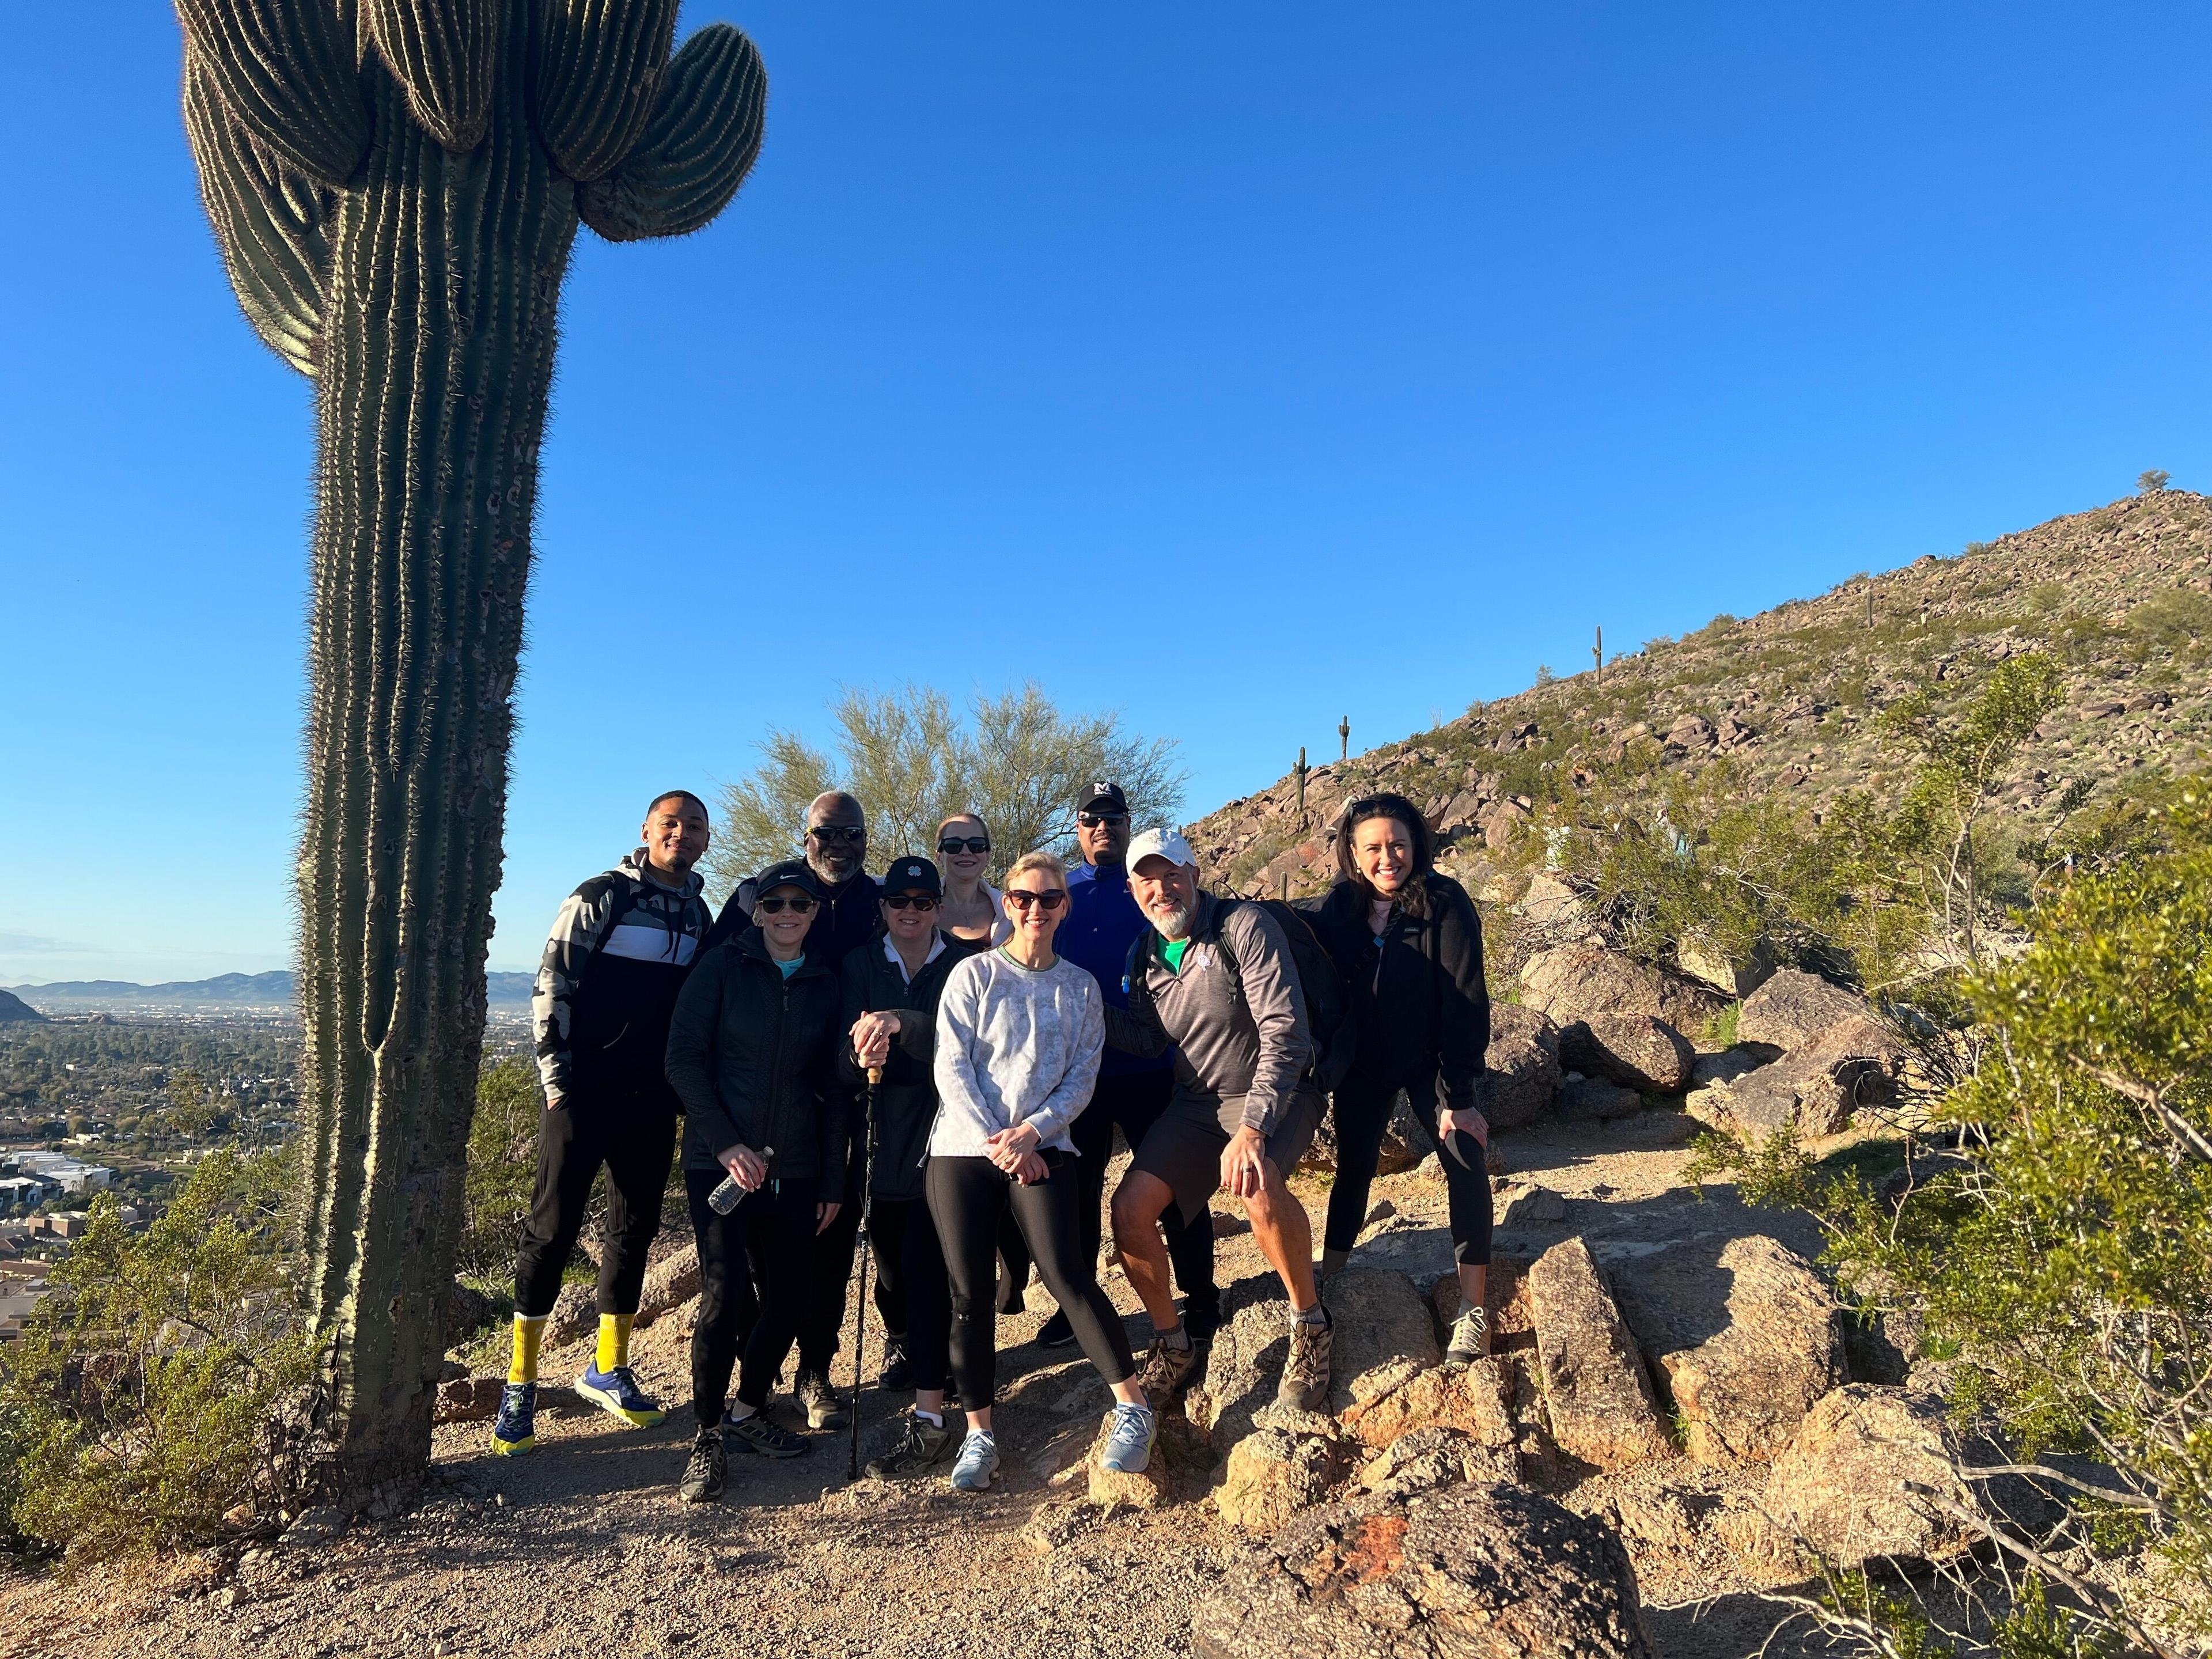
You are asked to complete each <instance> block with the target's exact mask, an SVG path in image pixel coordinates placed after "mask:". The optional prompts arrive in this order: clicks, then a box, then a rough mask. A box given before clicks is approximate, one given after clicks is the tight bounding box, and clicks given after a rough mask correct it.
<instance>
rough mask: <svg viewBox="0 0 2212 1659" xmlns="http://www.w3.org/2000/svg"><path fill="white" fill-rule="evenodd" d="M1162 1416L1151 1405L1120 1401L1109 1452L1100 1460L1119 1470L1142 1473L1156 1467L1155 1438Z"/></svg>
mask: <svg viewBox="0 0 2212 1659" xmlns="http://www.w3.org/2000/svg"><path fill="white" fill-rule="evenodd" d="M1158 1435H1159V1419H1158V1418H1157V1417H1155V1416H1154V1415H1153V1414H1152V1407H1150V1406H1127V1405H1117V1406H1115V1407H1114V1426H1113V1427H1112V1428H1111V1429H1109V1430H1108V1431H1107V1433H1106V1454H1105V1455H1104V1456H1103V1457H1101V1458H1100V1459H1099V1460H1098V1461H1099V1462H1101V1463H1103V1464H1104V1465H1105V1467H1106V1468H1108V1469H1109V1470H1111V1471H1112V1472H1113V1473H1114V1474H1143V1473H1144V1472H1145V1471H1146V1469H1148V1468H1151V1467H1152V1442H1153V1441H1154V1440H1155V1439H1157V1438H1158Z"/></svg>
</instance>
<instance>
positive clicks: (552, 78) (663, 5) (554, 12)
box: [531, 0, 677, 182]
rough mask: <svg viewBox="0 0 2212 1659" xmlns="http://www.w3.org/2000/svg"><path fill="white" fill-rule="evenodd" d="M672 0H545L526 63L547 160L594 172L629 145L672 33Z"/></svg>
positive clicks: (580, 173) (655, 89) (581, 174)
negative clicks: (531, 53) (532, 56)
mask: <svg viewBox="0 0 2212 1659" xmlns="http://www.w3.org/2000/svg"><path fill="white" fill-rule="evenodd" d="M676 5H677V0H546V3H545V9H544V18H543V21H541V22H540V24H539V25H538V40H537V49H536V54H535V61H534V62H533V64H532V75H531V80H532V87H531V91H532V106H533V108H534V109H535V111H536V113H537V118H538V139H539V141H540V142H541V143H544V146H545V153H546V154H547V155H550V156H551V157H552V158H553V165H554V166H555V167H558V168H560V169H561V171H562V173H566V174H568V177H569V178H571V179H576V180H578V181H579V182H589V181H590V180H592V179H600V178H604V177H605V175H606V174H607V173H611V172H612V171H613V170H614V168H615V167H616V166H617V164H618V163H620V161H622V159H623V157H624V156H625V155H629V153H630V151H631V150H632V149H635V148H636V146H637V142H638V140H639V139H641V138H642V137H644V136H645V131H646V128H647V125H649V124H650V123H651V122H652V120H653V107H654V100H656V99H657V98H658V97H659V93H660V86H661V78H662V75H663V73H664V72H665V70H666V69H667V67H668V49H669V47H670V46H671V44H672V43H673V42H674V40H675V39H676Z"/></svg>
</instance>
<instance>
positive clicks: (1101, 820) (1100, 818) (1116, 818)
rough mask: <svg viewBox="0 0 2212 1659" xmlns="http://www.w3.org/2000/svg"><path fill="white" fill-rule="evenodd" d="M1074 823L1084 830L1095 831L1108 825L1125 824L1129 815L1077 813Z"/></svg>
mask: <svg viewBox="0 0 2212 1659" xmlns="http://www.w3.org/2000/svg"><path fill="white" fill-rule="evenodd" d="M1075 821H1076V822H1077V823H1079V824H1081V825H1082V826H1083V827H1084V828H1085V829H1099V828H1101V827H1102V826H1103V825H1106V824H1109V823H1115V824H1119V823H1127V822H1128V821H1129V815H1128V814H1127V812H1078V813H1077V814H1076V815H1075Z"/></svg>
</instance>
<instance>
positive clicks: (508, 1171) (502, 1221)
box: [453, 1060, 545, 1278]
mask: <svg viewBox="0 0 2212 1659" xmlns="http://www.w3.org/2000/svg"><path fill="white" fill-rule="evenodd" d="M544 1110H545V1094H544V1091H543V1090H542V1089H540V1088H539V1087H538V1068H537V1067H536V1066H533V1065H532V1064H531V1063H530V1062H529V1061H528V1060H497V1061H495V1062H493V1063H492V1064H490V1065H488V1066H485V1067H484V1068H483V1072H482V1073H480V1074H479V1075H478V1076H477V1115H476V1116H475V1118H474V1119H473V1120H472V1121H471V1122H470V1125H469V1175H468V1185H467V1187H466V1188H465V1195H464V1197H463V1200H462V1210H461V1243H460V1249H459V1253H458V1254H457V1255H455V1257H454V1259H453V1271H454V1272H455V1273H459V1274H461V1275H463V1276H464V1277H469V1278H478V1277H487V1276H494V1275H497V1274H501V1273H506V1272H507V1270H508V1269H510V1268H512V1267H513V1266H514V1247H515V1241H516V1240H517V1239H518V1238H519V1237H520V1236H521V1232H522V1224H523V1221H524V1219H525V1218H526V1217H527V1216H528V1215H529V1213H530V1193H531V1187H532V1182H534V1181H535V1180H536V1178H537V1173H538V1150H537V1149H538V1118H539V1117H540V1115H543V1113H544Z"/></svg>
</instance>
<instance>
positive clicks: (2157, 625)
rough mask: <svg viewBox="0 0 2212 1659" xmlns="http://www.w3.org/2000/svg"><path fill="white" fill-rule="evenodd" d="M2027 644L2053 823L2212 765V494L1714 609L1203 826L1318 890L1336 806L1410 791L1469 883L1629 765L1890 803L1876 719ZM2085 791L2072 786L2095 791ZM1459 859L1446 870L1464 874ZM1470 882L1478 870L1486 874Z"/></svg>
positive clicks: (2036, 809)
mask: <svg viewBox="0 0 2212 1659" xmlns="http://www.w3.org/2000/svg"><path fill="white" fill-rule="evenodd" d="M2027 651H2039V652H2045V653H2049V654H2051V656H2052V657H2053V658H2054V659H2056V660H2057V662H2058V663H2059V664H2060V665H2062V666H2063V670H2064V673H2065V679H2066V686H2067V691H2068V701H2067V703H2066V705H2065V707H2064V708H2062V709H2061V710H2060V711H2059V712H2058V713H2057V714H2053V715H2052V716H2051V718H2050V719H2049V720H2046V721H2045V724H2044V726H2043V727H2042V729H2041V730H2040V731H2039V732H2038V734H2037V737H2036V739H2035V741H2034V743H2033V744H2032V745H2030V748H2029V750H2027V752H2025V753H2024V754H2023V755H2022V756H2021V760H2020V763H2019V765H2018V767H2017V769H2016V772H2015V775H2016V777H2017V780H2018V782H2017V787H2016V789H2015V791H2014V792H2013V793H2012V795H2011V798H2010V799H2009V802H2008V811H2009V812H2010V813H2012V814H2013V815H2015V817H2017V818H2018V819H2019V820H2020V823H2021V827H2022V828H2024V829H2025V828H2029V827H2035V826H2041V827H2045V828H2047V827H2048V823H2049V821H2050V819H2051V817H2053V816H2054V815H2055V814H2056V813H2057V811H2058V810H2059V803H2060V801H2061V799H2063V797H2064V796H2065V794H2066V792H2067V789H2068V786H2069V785H2070V784H2073V783H2075V781H2077V780H2078V781H2080V782H2081V783H2083V784H2085V785H2087V786H2088V787H2089V788H2090V789H2091V790H2092V791H2093V792H2095V793H2111V792H2112V791H2113V790H2115V789H2116V788H2119V787H2126V781H2129V780H2131V779H2136V778H2142V777H2148V776H2155V775H2162V774H2166V773H2170V772H2172V771H2174V770H2176V769H2186V768H2190V767H2195V766H2202V765H2203V764H2204V763H2205V759H2206V748H2207V744H2208V743H2212V500H2208V499H2207V498H2206V497H2204V496H2203V495H2192V494H2190V493H2188V492H2186V491H2183V490H2166V491H2161V492H2159V493H2157V494H2154V495H2137V496H2131V497H2130V498H2128V499H2126V500H2124V501H2115V502H2113V503H2112V505H2110V506H2109V507H2099V508H2097V509H2096V510H2095V511H2093V512H2089V513H2075V514H2072V515H2071V516H2069V517H2066V518H2061V519H2054V520H2051V521H2050V522H2049V523H2047V524H2043V525H2039V526H2036V527H2035V528H2033V529H2032V530H2024V531H2020V532H2015V534H2012V535H2008V536H2005V537H2002V538H1999V539H1998V540H1996V541H1994V542H1978V543H1975V544H1972V545H1970V546H1969V547H1967V549H1966V550H1965V551H1964V552H1963V553H1961V554H1960V556H1957V557H1956V558H1951V559H1939V558H1936V557H1935V556H1929V557H1926V558H1922V559H1918V560H1916V561H1915V562H1913V563H1911V564H1910V565H1907V566H1905V568H1902V569H1899V570H1892V571H1888V572H1887V573H1884V574H1880V575H1872V576H1869V575H1861V576H1854V577H1852V578H1851V579H1850V580H1848V581H1846V582H1844V583H1843V584H1842V585H1841V586H1838V587H1836V588H1834V589H1832V590H1831V591H1830V592H1826V593H1825V594H1822V595H1821V596H1820V597H1819V598H1818V599H1802V600H1792V601H1790V603H1788V604H1786V605H1782V606H1780V607H1778V608H1777V609H1775V610H1772V611H1765V612H1763V613H1761V614H1760V615H1758V616H1755V617H1742V618H1738V617H1730V616H1720V617H1715V618H1714V619H1713V620H1712V621H1711V623H1708V624H1707V625H1706V626H1705V627H1704V628H1702V629H1699V630H1698V631H1697V632H1696V633H1694V634H1691V635H1686V637H1684V638H1682V639H1680V640H1668V639H1660V640H1652V641H1648V642H1647V643H1645V644H1644V646H1643V647H1641V648H1639V649H1638V650H1635V651H1632V652H1626V653H1620V654H1618V655H1616V656H1614V657H1613V658H1612V659H1610V660H1608V661H1607V663H1606V664H1605V665H1604V666H1603V668H1602V669H1595V668H1594V669H1590V670H1585V671H1583V672H1582V673H1579V674H1577V675H1574V676H1572V677H1571V678H1556V679H1549V680H1540V682H1539V683H1538V684H1536V685H1534V686H1533V687H1531V688H1530V689H1529V690H1526V691H1524V692H1522V693H1521V694H1519V695H1518V696H1511V697H1504V698H1501V699H1499V700H1498V701H1497V702H1490V703H1478V704H1476V705H1474V707H1473V708H1469V709H1468V712H1467V713H1466V714H1462V716H1460V717H1459V718H1458V719H1457V720H1452V721H1449V722H1448V723H1447V724H1445V725H1444V726H1439V727H1438V728H1437V729H1436V730H1435V731H1432V732H1421V733H1419V734H1418V735H1416V736H1413V737H1410V738H1406V739H1405V740H1404V741H1403V742H1401V743H1396V744H1389V745H1387V746H1385V747H1383V748H1380V749H1375V750H1369V751H1367V752H1366V753H1364V754H1362V755H1358V756H1355V757H1352V758H1351V759H1350V760H1349V761H1348V762H1343V763H1336V764H1331V765H1323V766H1317V767H1316V768H1315V769H1313V771H1312V772H1311V774H1310V775H1309V776H1308V778H1307V781H1306V811H1305V813H1304V817H1303V818H1301V816H1300V813H1299V811H1298V805H1297V780H1296V779H1295V778H1294V777H1285V778H1284V779H1282V780H1281V781H1279V782H1277V783H1275V784H1274V785H1273V786H1272V787H1269V788H1267V789H1265V790H1262V791H1261V792H1260V793H1257V794H1255V795H1251V796H1249V797H1247V798H1246V799H1242V800H1235V801H1231V802H1230V803H1228V804H1227V805H1225V806H1223V807H1221V808H1220V809H1219V810H1218V811H1214V812H1213V813H1212V814H1210V815H1209V816H1207V817H1205V818H1204V819H1201V820H1200V822H1199V823H1195V824H1194V825H1192V826H1190V828H1189V834H1190V837H1191V841H1192V844H1193V845H1194V847H1196V848H1197V849H1198V851H1199V854H1200V858H1201V859H1202V860H1204V863H1205V867H1206V870H1207V872H1209V874H1210V875H1212V877H1214V878H1215V879H1216V880H1225V882H1226V884H1228V885H1230V886H1233V887H1236V888H1237V889H1238V890H1243V891H1252V890H1257V889H1261V888H1264V889H1266V890H1267V891H1269V892H1273V891H1276V890H1279V888H1280V886H1281V885H1282V884H1285V882H1287V884H1289V887H1290V890H1291V892H1292V893H1293V894H1296V893H1299V892H1310V891H1315V890H1318V889H1319V888H1320V887H1322V885H1324V884H1326V882H1327V881H1328V879H1329V878H1330V875H1331V874H1332V872H1333V865H1332V862H1331V854H1330V849H1329V846H1328V826H1329V824H1330V823H1331V821H1332V819H1333V818H1334V815H1335V813H1336V811H1337V810H1338V808H1339V807H1340V805H1342V804H1343V802H1344V801H1345V800H1346V799H1350V798H1351V797H1352V796H1353V795H1356V794H1358V793H1365V792H1367V791H1370V790H1373V789H1378V788H1381V789H1395V790H1397V791H1399V792H1400V793H1403V794H1406V795H1407V796H1409V797H1410V798H1411V799H1413V800H1414V801H1416V802H1418V803H1419V804H1420V805H1421V806H1422V807H1423V809H1424V810H1425V811H1426V812H1427V814H1428V816H1429V818H1430V821H1431V823H1433V824H1434V825H1435V827H1436V828H1437V830H1438V831H1439V832H1440V833H1441V834H1442V835H1443V837H1444V838H1445V840H1446V842H1448V843H1449V846H1450V848H1452V850H1453V853H1454V854H1455V855H1456V856H1455V857H1454V858H1452V859H1451V860H1450V863H1453V864H1457V865H1458V866H1460V867H1461V868H1462V871H1463V872H1465V873H1468V874H1474V875H1475V876H1477V877H1478V878H1480V875H1481V874H1482V873H1483V872H1481V871H1480V868H1478V867H1476V866H1479V863H1480V854H1481V852H1482V851H1483V850H1484V849H1485V848H1487V847H1494V846H1498V845H1500V844H1502V843H1503V842H1504V841H1505V840H1506V839H1507V838H1508V837H1509V836H1510V833H1511V829H1512V826H1513V825H1514V823H1516V822H1518V821H1522V820H1525V819H1527V818H1528V817H1531V816H1532V815H1533V814H1534V812H1535V811H1537V810H1538V809H1539V808H1540V807H1541V805H1542V804H1543V803H1544V802H1546V801H1547V800H1558V799H1564V798H1565V796H1566V795H1568V794H1569V793H1571V792H1573V791H1575V790H1577V789H1582V788H1587V787H1591V786H1593V785H1594V784H1595V783H1596V782H1598V781H1600V780H1601V778H1602V777H1604V776H1606V775H1607V774H1608V772H1610V773H1611V774H1612V775H1614V776H1616V777H1618V776H1620V775H1622V774H1623V773H1624V771H1626V772H1627V773H1629V774H1631V775H1634V776H1636V777H1638V778H1640V779H1642V780H1643V781H1644V783H1643V785H1642V786H1641V787H1650V788H1651V789H1652V790H1653V791H1654V792H1655V793H1656V792H1658V791H1662V790H1663V789H1665V788H1666V787H1668V784H1669V782H1670V781H1673V780H1674V779H1677V778H1679V777H1680V776H1682V775H1686V774H1687V775H1695V774H1697V773H1699V772H1700V771H1701V770H1703V769H1705V768H1709V767H1711V766H1712V765H1714V764H1715V763H1718V762H1721V761H1723V760H1726V761H1727V762H1729V763H1732V765H1733V766H1734V767H1735V769H1738V770H1739V771H1740V773H1741V775H1743V776H1744V778H1745V779H1746V781H1747V784H1748V786H1749V787H1753V788H1755V789H1766V790H1773V791H1781V792H1787V793H1789V794H1790V796H1791V798H1793V799H1799V800H1802V802H1803V803H1804V805H1805V806H1806V808H1807V809H1808V811H1819V810H1820V806H1821V804H1822V802H1823V801H1824V800H1826V799H1829V798H1830V797H1832V796H1833V795H1834V794H1835V793H1837V792H1838V791H1840V790H1844V789H1846V788H1854V787H1857V788H1867V789H1870V790H1872V791H1873V792H1875V793H1876V794H1877V795H1880V794H1881V793H1883V792H1884V791H1885V789H1887V788H1888V787H1893V785H1894V784H1895V783H1896V782H1897V781H1899V779H1900V778H1901V777H1902V775H1903V771H1904V766H1903V758H1902V757H1901V756H1900V754H1899V751H1898V750H1896V748H1895V747H1894V746H1893V744H1890V743H1888V742H1886V740H1885V739H1884V738H1882V736H1881V734H1880V733H1879V732H1877V731H1876V729H1875V719H1876V717H1877V716H1878V715H1879V714H1880V713H1881V710H1882V709H1883V708H1884V707H1886V706H1887V704H1889V703H1891V702H1894V701H1895V700H1897V699H1898V698H1899V697H1901V696H1905V695H1907V694H1909V693H1911V692H1915V691H1920V690H1927V691H1929V692H1930V693H1931V694H1932V695H1933V696H1935V697H1936V701H1937V704H1938V707H1939V708H1942V707H1944V706H1947V705H1950V704H1954V703H1956V702H1960V701H1962V700H1963V699H1964V698H1966V697H1967V696H1971V695H1972V692H1973V690H1975V688H1976V685H1977V684H1978V681H1979V679H1980V678H1981V676H1982V675H1983V673H1984V671H1986V670H1987V669H1988V668H1989V667H1990V665H1994V664H1996V663H1998V662H2001V661H2002V660H2004V659H2006V658H2007V657H2009V656H2013V655H2015V654H2016V653H2021V652H2027ZM2079 793H2080V792H2078V791H2077V792H2076V796H2077V798H2078V795H2079ZM1448 867H1449V865H1448ZM1477 884H1479V883H1471V885H1477Z"/></svg>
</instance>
